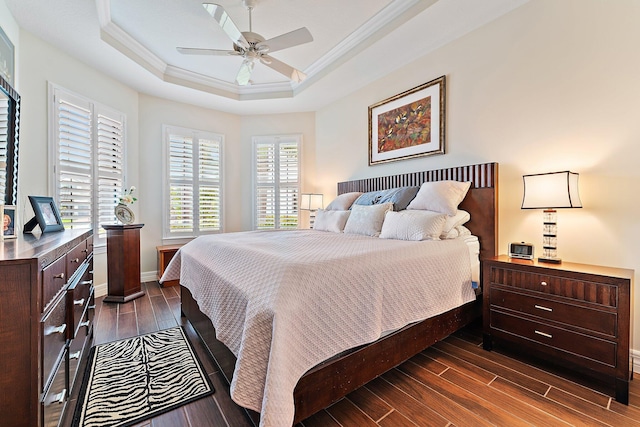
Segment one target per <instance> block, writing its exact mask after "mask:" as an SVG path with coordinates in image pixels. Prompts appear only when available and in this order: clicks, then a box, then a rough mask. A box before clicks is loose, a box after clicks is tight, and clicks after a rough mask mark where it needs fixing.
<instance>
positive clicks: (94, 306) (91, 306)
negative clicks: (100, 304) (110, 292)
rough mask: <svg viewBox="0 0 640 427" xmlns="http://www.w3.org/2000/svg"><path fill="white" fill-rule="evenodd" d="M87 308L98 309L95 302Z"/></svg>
mask: <svg viewBox="0 0 640 427" xmlns="http://www.w3.org/2000/svg"><path fill="white" fill-rule="evenodd" d="M87 308H88V309H89V310H95V309H96V305H95V304H94V305H88V306H87Z"/></svg>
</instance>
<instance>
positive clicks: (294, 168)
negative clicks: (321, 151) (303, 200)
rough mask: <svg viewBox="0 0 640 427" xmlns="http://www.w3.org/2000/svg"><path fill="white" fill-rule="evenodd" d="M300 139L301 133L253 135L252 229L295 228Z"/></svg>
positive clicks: (296, 223) (298, 189)
mask: <svg viewBox="0 0 640 427" xmlns="http://www.w3.org/2000/svg"><path fill="white" fill-rule="evenodd" d="M301 142H302V136H301V135H287V136H258V137H254V138H253V148H254V183H255V188H254V228H255V229H280V228H283V229H291V228H297V227H298V198H299V194H300V146H301Z"/></svg>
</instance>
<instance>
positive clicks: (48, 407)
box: [41, 356, 69, 427]
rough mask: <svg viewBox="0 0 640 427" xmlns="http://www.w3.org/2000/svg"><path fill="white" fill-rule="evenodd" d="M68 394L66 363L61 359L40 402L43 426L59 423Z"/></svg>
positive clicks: (53, 426) (47, 426)
mask: <svg viewBox="0 0 640 427" xmlns="http://www.w3.org/2000/svg"><path fill="white" fill-rule="evenodd" d="M65 357H66V356H65ZM68 395H69V393H68V390H67V371H66V363H65V360H64V359H63V360H62V361H61V362H60V364H59V365H58V367H57V369H56V371H55V373H54V376H53V382H52V383H51V387H49V390H48V391H47V393H46V394H45V395H44V397H43V399H42V402H41V405H42V425H43V426H45V427H56V426H58V425H59V424H60V421H61V420H60V418H61V417H62V413H63V411H64V409H65V406H66V405H67V399H68Z"/></svg>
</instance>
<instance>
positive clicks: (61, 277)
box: [53, 273, 64, 279]
mask: <svg viewBox="0 0 640 427" xmlns="http://www.w3.org/2000/svg"><path fill="white" fill-rule="evenodd" d="M53 278H54V279H64V273H60V274H56V275H55V276H53Z"/></svg>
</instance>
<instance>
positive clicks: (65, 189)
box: [49, 85, 126, 246]
mask: <svg viewBox="0 0 640 427" xmlns="http://www.w3.org/2000/svg"><path fill="white" fill-rule="evenodd" d="M49 93H50V99H51V105H52V107H53V108H52V109H51V115H52V117H51V120H50V121H49V127H50V134H51V135H52V141H53V145H54V147H53V149H52V150H50V152H51V153H52V159H51V161H52V163H53V174H54V179H53V185H52V186H51V187H52V193H53V194H54V198H55V200H56V202H57V204H58V207H59V208H60V214H61V216H62V222H63V223H64V226H65V228H67V229H93V230H97V232H96V233H95V236H94V243H95V245H96V246H98V245H104V244H105V243H106V232H105V230H104V229H103V228H101V227H100V224H113V223H115V222H116V217H115V214H114V207H115V206H116V205H117V204H118V198H119V197H120V195H121V194H122V191H123V187H124V144H125V122H126V120H125V115H124V114H123V113H120V112H118V111H115V110H113V109H110V108H108V107H105V106H103V105H100V104H98V103H96V102H93V101H91V100H88V99H85V98H82V97H80V96H77V95H74V94H72V93H70V92H68V91H66V90H64V89H62V88H59V87H55V86H53V85H51V86H50V91H49Z"/></svg>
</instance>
